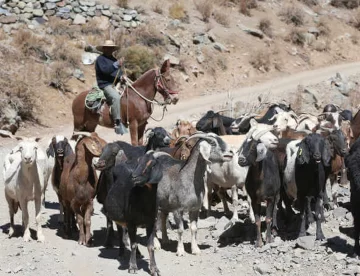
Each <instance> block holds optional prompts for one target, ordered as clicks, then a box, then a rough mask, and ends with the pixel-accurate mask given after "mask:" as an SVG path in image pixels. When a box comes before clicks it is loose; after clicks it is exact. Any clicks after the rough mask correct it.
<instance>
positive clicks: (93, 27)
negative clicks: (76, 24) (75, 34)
mask: <svg viewBox="0 0 360 276" xmlns="http://www.w3.org/2000/svg"><path fill="white" fill-rule="evenodd" d="M103 32H104V31H103V30H101V29H100V28H99V27H98V24H97V21H95V20H93V19H91V20H89V21H88V22H87V23H86V24H83V25H81V33H82V34H84V35H102V34H103Z"/></svg>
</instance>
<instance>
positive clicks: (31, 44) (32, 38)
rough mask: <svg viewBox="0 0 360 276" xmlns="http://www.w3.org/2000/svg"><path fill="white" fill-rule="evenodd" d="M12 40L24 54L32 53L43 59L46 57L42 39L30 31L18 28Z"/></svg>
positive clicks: (29, 54)
mask: <svg viewBox="0 0 360 276" xmlns="http://www.w3.org/2000/svg"><path fill="white" fill-rule="evenodd" d="M13 41H14V44H15V45H16V46H17V47H19V49H20V50H21V51H22V53H23V54H24V55H25V56H31V55H33V56H36V57H39V58H40V59H43V60H46V59H47V53H46V51H45V47H44V44H45V42H44V40H43V39H42V38H41V37H38V36H36V35H35V34H33V33H32V32H31V31H26V30H23V29H20V30H19V31H18V32H17V33H16V34H15V36H14V39H13Z"/></svg>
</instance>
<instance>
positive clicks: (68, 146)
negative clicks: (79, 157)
mask: <svg viewBox="0 0 360 276" xmlns="http://www.w3.org/2000/svg"><path fill="white" fill-rule="evenodd" d="M65 139H66V138H65ZM72 153H74V151H73V149H72V147H71V146H70V144H69V143H66V147H65V156H69V155H70V154H72Z"/></svg>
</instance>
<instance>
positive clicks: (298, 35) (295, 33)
mask: <svg viewBox="0 0 360 276" xmlns="http://www.w3.org/2000/svg"><path fill="white" fill-rule="evenodd" d="M286 40H287V41H290V42H291V43H292V44H295V45H299V46H304V45H305V37H304V35H303V32H302V30H301V29H299V28H292V29H291V31H290V33H289V34H288V36H287V37H286Z"/></svg>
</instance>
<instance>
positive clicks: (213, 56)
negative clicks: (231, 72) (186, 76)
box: [202, 48, 228, 77]
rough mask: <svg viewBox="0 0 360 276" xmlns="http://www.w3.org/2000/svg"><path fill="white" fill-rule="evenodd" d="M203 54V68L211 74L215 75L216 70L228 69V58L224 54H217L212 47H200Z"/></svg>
mask: <svg viewBox="0 0 360 276" xmlns="http://www.w3.org/2000/svg"><path fill="white" fill-rule="evenodd" d="M202 54H203V55H204V58H205V59H204V62H203V63H202V65H203V67H204V69H205V70H206V71H207V72H208V73H209V74H210V75H212V76H214V77H216V72H217V70H222V71H225V70H227V69H228V59H227V58H226V56H224V55H221V54H220V55H219V53H218V52H215V51H214V50H213V49H208V48H204V49H202Z"/></svg>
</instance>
